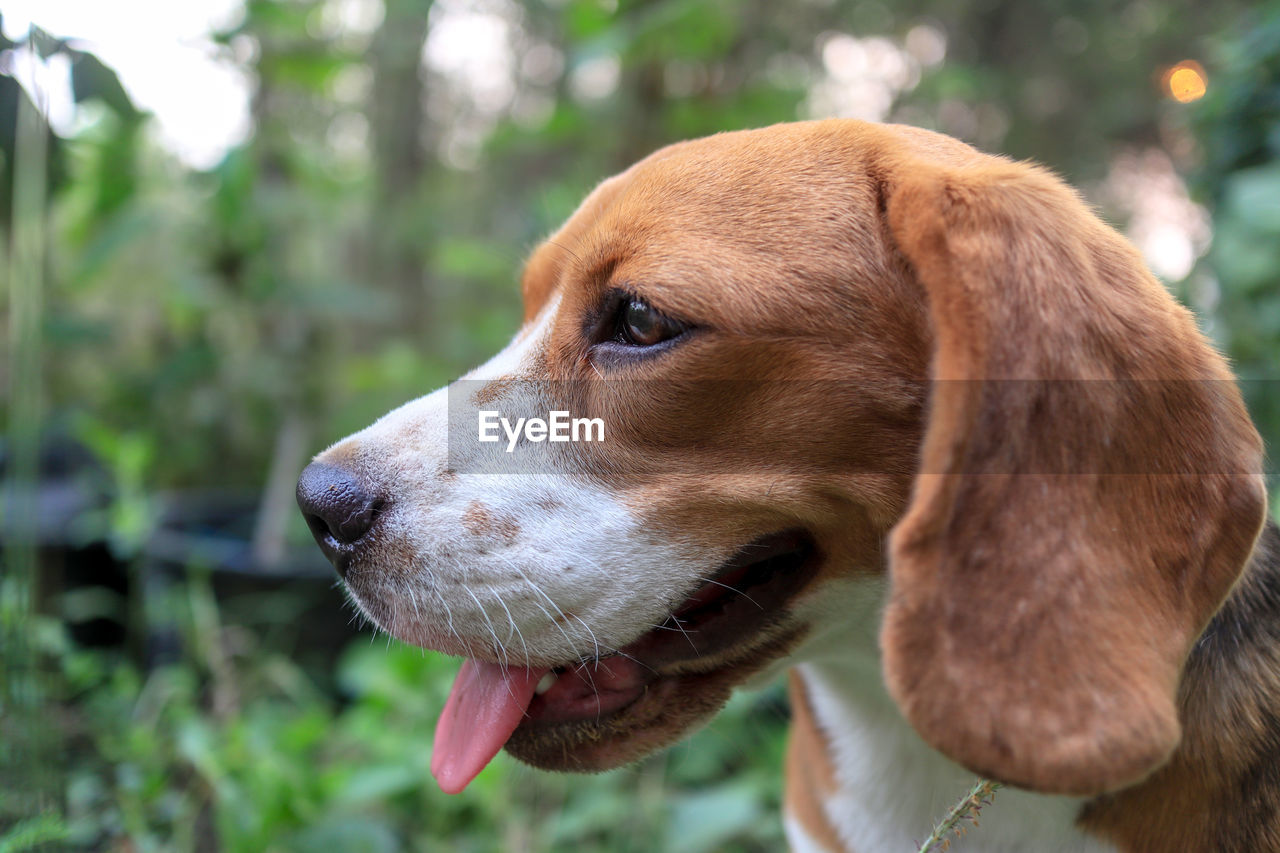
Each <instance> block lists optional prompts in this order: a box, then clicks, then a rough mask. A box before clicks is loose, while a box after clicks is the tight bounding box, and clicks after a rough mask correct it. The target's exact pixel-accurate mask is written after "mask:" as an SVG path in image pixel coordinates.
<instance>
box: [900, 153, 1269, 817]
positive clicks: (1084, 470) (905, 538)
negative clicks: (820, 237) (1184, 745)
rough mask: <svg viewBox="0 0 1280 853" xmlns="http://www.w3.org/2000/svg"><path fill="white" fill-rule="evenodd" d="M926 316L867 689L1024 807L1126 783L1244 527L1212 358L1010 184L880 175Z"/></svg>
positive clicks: (1032, 174) (1179, 317) (1098, 228)
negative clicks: (913, 448)
mask: <svg viewBox="0 0 1280 853" xmlns="http://www.w3.org/2000/svg"><path fill="white" fill-rule="evenodd" d="M897 172H898V177H897V178H896V179H891V180H890V181H889V182H888V186H887V194H888V199H889V201H888V217H889V224H890V231H891V234H892V238H893V240H894V242H895V243H896V245H897V248H898V250H899V251H900V252H901V253H902V255H903V256H904V257H905V259H906V261H907V262H908V264H909V265H910V267H911V268H912V270H913V271H914V274H915V276H916V278H917V279H918V281H919V283H920V285H921V287H922V288H923V290H924V292H925V296H926V298H927V300H928V304H929V316H930V323H931V326H932V330H933V334H934V347H935V351H934V355H933V364H932V376H931V379H932V383H931V391H930V405H929V416H928V425H927V429H926V433H925V439H924V446H923V451H922V458H921V473H920V474H919V476H918V478H917V481H916V483H915V486H914V491H913V495H912V499H911V503H910V506H909V508H908V511H907V513H906V514H905V516H904V517H903V518H902V520H901V521H900V522H899V524H898V525H897V527H896V528H895V529H894V531H893V533H892V537H891V541H890V554H891V557H890V575H891V584H892V593H891V596H890V600H889V604H888V609H887V611H886V614H885V621H884V627H883V631H882V635H881V643H882V648H883V655H884V664H885V673H886V679H887V682H888V687H889V690H890V692H891V694H892V695H893V697H894V699H895V700H896V701H897V703H898V705H899V706H900V708H901V709H902V711H903V713H904V714H905V715H906V717H907V719H908V720H909V721H910V722H911V724H912V725H913V726H914V727H915V728H916V730H917V731H918V732H919V733H920V734H921V735H922V736H923V737H924V739H925V740H926V741H928V742H929V743H930V744H932V745H933V746H934V747H935V748H937V749H938V750H940V751H941V752H943V753H944V754H946V755H948V756H950V757H951V758H953V759H954V760H956V761H958V762H959V763H961V764H963V765H965V766H966V767H968V768H970V769H971V770H973V771H975V772H978V773H981V774H984V775H987V776H990V777H993V778H995V779H998V780H1001V781H1004V782H1008V783H1012V784H1016V785H1020V786H1023V787H1027V788H1032V789H1036V790H1041V791H1046V792H1055V793H1068V794H1092V793H1098V792H1100V791H1104V790H1108V789H1113V788H1117V787H1120V786H1124V785H1126V784H1129V783H1132V782H1135V781H1137V780H1139V779H1141V778H1142V777H1143V776H1145V775H1146V774H1148V773H1149V772H1151V771H1152V770H1153V769H1155V768H1156V767H1158V766H1159V765H1160V764H1161V763H1162V762H1163V761H1165V760H1166V759H1167V758H1168V756H1169V754H1170V752H1171V751H1172V750H1173V748H1174V747H1175V746H1176V745H1177V743H1178V740H1179V737H1180V728H1179V724H1178V716H1177V707H1176V704H1175V693H1176V690H1177V685H1178V680H1179V677H1180V673H1181V670H1182V666H1183V664H1184V662H1185V659H1186V656H1187V653H1188V651H1189V649H1190V646H1191V644H1192V643H1193V642H1194V641H1195V639H1196V638H1197V636H1198V635H1199V634H1200V632H1201V631H1202V630H1203V629H1204V627H1205V625H1206V623H1207V621H1208V620H1209V618H1210V617H1211V616H1212V615H1213V613H1214V611H1215V610H1216V609H1217V608H1218V606H1219V605H1220V604H1221V602H1222V600H1223V598H1224V597H1225V596H1226V594H1227V592H1228V591H1229V590H1230V588H1231V585H1232V583H1233V582H1234V581H1235V579H1236V577H1237V576H1238V575H1239V573H1240V571H1241V570H1242V567H1243V566H1244V564H1245V562H1246V560H1247V559H1248V556H1249V554H1250V551H1251V549H1252V547H1253V543H1254V539H1255V538H1256V536H1257V534H1258V531H1259V529H1260V526H1261V524H1262V520H1263V516H1264V513H1265V502H1266V499H1265V491H1264V488H1263V482H1262V477H1261V473H1260V472H1261V447H1260V442H1259V439H1258V436H1257V433H1256V432H1255V430H1254V428H1253V425H1252V424H1251V422H1250V421H1249V418H1248V415H1247V414H1246V412H1245V410H1244V407H1243V405H1242V403H1241V400H1240V396H1239V393H1238V391H1237V389H1236V387H1235V384H1234V382H1233V380H1232V376H1231V373H1230V372H1229V371H1228V369H1227V367H1226V365H1225V364H1224V362H1223V360H1222V359H1221V358H1220V357H1219V356H1218V355H1217V354H1216V353H1215V352H1214V351H1213V349H1212V348H1211V347H1210V346H1209V345H1208V344H1207V343H1206V342H1205V341H1204V339H1203V338H1202V337H1201V335H1200V334H1199V332H1198V331H1197V330H1196V328H1195V324H1194V322H1193V320H1192V318H1191V316H1190V315H1189V314H1188V313H1187V312H1186V311H1185V310H1183V309H1182V308H1180V307H1179V306H1178V305H1177V304H1176V303H1175V302H1174V301H1173V300H1172V298H1170V297H1169V295H1168V294H1167V293H1166V292H1165V290H1164V288H1163V287H1162V286H1161V285H1160V284H1159V283H1158V282H1157V281H1156V280H1155V279H1154V278H1153V277H1152V276H1151V275H1150V273H1148V272H1147V271H1146V269H1145V267H1144V266H1143V264H1142V262H1141V260H1140V259H1139V257H1138V255H1137V253H1136V251H1134V249H1133V248H1132V247H1131V246H1130V245H1129V244H1128V243H1127V242H1126V241H1124V240H1123V239H1122V238H1120V237H1119V236H1118V235H1117V234H1116V233H1115V232H1114V231H1112V230H1111V229H1110V228H1108V227H1107V226H1106V225H1104V224H1103V223H1102V222H1101V221H1099V220H1098V219H1097V218H1096V217H1095V216H1094V215H1093V214H1092V213H1090V212H1089V211H1088V210H1087V209H1086V208H1085V206H1084V205H1083V204H1082V203H1081V202H1080V200H1079V199H1078V198H1077V197H1076V196H1075V194H1074V193H1073V192H1072V191H1071V190H1070V189H1068V188H1067V187H1066V186H1064V185H1063V184H1062V183H1061V182H1059V181H1058V180H1057V179H1056V178H1054V177H1052V176H1051V175H1049V174H1047V173H1045V172H1042V171H1040V170H1037V169H1035V168H1033V167H1029V166H1025V165H1020V164H1014V163H1009V162H1006V161H1003V160H996V159H994V158H984V159H983V160H980V161H975V162H973V163H971V164H969V165H967V166H964V167H951V166H946V167H943V166H939V165H936V164H928V165H924V166H921V165H919V164H915V165H913V166H912V167H911V168H902V169H899V170H897Z"/></svg>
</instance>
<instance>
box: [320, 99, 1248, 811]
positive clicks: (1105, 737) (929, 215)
mask: <svg viewBox="0 0 1280 853" xmlns="http://www.w3.org/2000/svg"><path fill="white" fill-rule="evenodd" d="M522 287H523V293H524V301H525V322H524V326H523V327H522V328H521V330H520V331H519V333H518V334H517V335H516V337H515V339H514V340H513V341H512V342H511V344H510V345H509V346H508V347H507V349H506V350H504V351H503V352H502V353H500V354H499V355H497V356H496V357H495V358H494V359H493V360H492V361H490V362H489V363H488V364H486V365H484V366H483V367H481V368H479V369H477V370H476V371H475V372H473V373H472V374H469V375H468V376H466V377H463V379H462V380H459V381H458V382H457V383H454V384H453V385H452V386H450V388H448V389H441V390H439V391H436V392H435V393H433V394H430V395H428V396H426V397H423V398H421V399H419V400H416V401H414V402H411V403H409V404H407V405H405V406H404V407H402V408H400V409H397V410H396V411H394V412H392V413H390V414H388V415H387V416H385V417H384V418H382V419H381V420H380V421H378V422H377V423H375V424H374V425H373V426H371V427H369V428H368V429H366V430H364V431H362V432H360V433H358V434H356V435H354V436H351V437H350V438H347V439H345V440H343V441H341V442H339V443H338V444H336V445H334V446H333V447H332V448H330V449H329V450H327V451H325V452H324V453H322V454H321V455H320V456H319V457H317V460H316V462H315V463H313V465H311V466H310V467H309V468H308V469H307V471H306V472H304V475H303V478H302V481H301V482H300V484H299V498H300V501H301V503H302V505H303V509H304V512H305V513H306V514H307V515H308V520H309V522H310V524H311V525H312V528H313V530H314V531H315V533H316V536H317V539H318V540H319V541H320V543H321V545H322V547H323V548H324V549H325V550H326V552H327V553H328V554H329V556H330V558H331V559H332V560H333V561H334V563H335V565H336V566H337V567H338V569H339V571H340V572H341V573H342V574H343V577H344V578H345V581H346V586H347V589H348V590H349V592H350V594H351V597H352V598H353V599H354V600H355V602H356V603H357V604H358V605H359V606H360V607H361V608H362V609H363V610H364V611H365V613H367V614H368V615H369V616H370V617H371V618H373V619H374V620H375V621H376V622H377V623H378V624H379V625H380V626H381V627H383V628H384V629H385V630H387V631H389V632H390V633H392V634H394V635H396V636H397V637H400V638H402V639H404V640H406V641H408V642H411V643H416V644H419V645H422V646H426V647H428V648H433V649H438V650H440V651H443V652H446V653H449V654H454V655H460V656H464V657H466V658H467V659H468V661H467V663H465V664H464V667H463V670H462V672H461V673H460V675H459V679H458V682H457V684H456V685H455V689H454V693H453V695H452V696H451V698H450V701H449V705H448V706H447V707H446V710H445V713H444V717H443V718H442V722H441V727H440V730H439V731H438V732H437V753H436V756H435V758H434V759H433V763H434V767H433V769H434V770H435V771H436V773H437V776H438V778H440V780H441V782H442V784H443V785H444V786H445V787H446V789H448V790H460V789H461V787H462V786H464V785H465V784H466V782H467V781H469V779H470V778H471V776H473V775H474V774H475V773H476V772H478V771H479V769H480V768H481V767H483V765H484V763H485V762H487V761H488V759H489V758H490V757H492V755H493V753H494V752H496V751H497V749H498V748H500V747H501V746H502V745H503V744H504V743H505V744H506V746H507V747H508V749H509V750H510V751H511V752H513V753H514V754H515V755H517V756H518V757H520V758H522V759H524V760H526V761H528V762H530V763H532V764H535V765H538V766H542V767H549V768H560V769H600V768H606V767H611V766H615V765H618V764H620V763H623V762H625V761H628V760H631V759H634V758H636V757H638V756H640V755H642V754H644V753H646V752H648V751H650V750H653V749H655V748H657V747H660V746H662V745H665V744H668V743H670V742H671V741H673V740H674V739H675V738H677V737H678V736H680V735H681V734H682V733H684V732H685V731H687V730H688V729H689V728H690V727H691V726H693V725H695V724H696V723H698V722H700V721H703V720H705V719H707V718H708V717H709V716H710V715H712V714H713V713H714V712H715V711H716V710H717V709H718V708H719V707H720V706H721V705H722V703H723V702H724V701H725V699H726V698H727V696H728V695H729V692H730V691H731V690H732V688H733V687H734V686H736V685H738V684H740V683H742V682H743V681H744V680H746V679H747V678H749V677H750V676H752V675H754V674H756V673H759V672H761V671H762V670H765V669H767V668H768V667H769V665H770V664H771V663H773V662H776V661H780V660H783V659H784V658H787V656H788V655H793V654H795V653H797V651H803V650H812V649H818V648H821V649H822V650H823V653H825V654H833V653H835V654H838V653H839V648H840V642H841V639H840V638H841V637H842V636H844V635H845V634H846V633H847V632H849V631H856V630H862V631H866V630H868V629H869V626H867V625H858V626H851V625H849V624H848V623H849V622H850V621H851V620H852V617H851V616H850V612H851V609H850V607H849V606H848V602H849V597H850V596H852V595H855V594H856V593H855V590H856V588H857V587H858V584H859V580H860V579H867V578H874V577H876V576H882V575H883V574H885V573H886V572H887V575H888V579H889V586H890V593H889V597H888V601H887V606H886V609H885V610H884V613H883V618H882V625H881V628H880V631H881V633H880V642H881V649H882V657H883V665H884V673H885V678H886V681H887V684H888V687H889V689H890V692H891V694H892V695H893V697H894V699H895V700H896V701H897V703H898V704H899V707H900V708H901V710H902V712H903V713H904V715H905V716H906V718H907V720H908V721H909V722H910V723H911V724H912V725H913V726H914V727H915V728H916V730H917V731H918V732H919V733H920V734H921V735H922V736H923V737H924V738H925V739H926V740H927V741H928V742H929V743H931V744H932V745H933V746H935V747H936V748H937V749H939V750H941V751H942V752H943V753H945V754H947V755H948V756H950V757H952V758H953V759H955V760H957V761H959V762H961V763H962V764H965V765H966V766H968V767H970V768H971V769H973V770H975V771H978V772H981V773H984V774H987V775H990V776H992V777H995V778H998V779H1002V780H1004V781H1008V782H1012V783H1015V784H1021V785H1024V786H1027V787H1031V788H1036V789H1040V790H1045V791H1055V792H1070V793H1091V792H1096V791H1100V790H1105V789H1108V788H1113V787H1116V786H1119V785H1123V784H1125V783H1128V782H1131V781H1134V780H1136V779H1138V778H1140V777H1141V776H1143V775H1144V774H1146V773H1147V772H1149V771H1150V770H1151V769H1152V768H1154V767H1155V766H1158V765H1159V764H1160V763H1161V762H1162V761H1163V760H1164V759H1165V757H1166V756H1167V755H1168V754H1169V752H1170V750H1171V749H1172V748H1173V746H1174V745H1175V744H1176V743H1177V740H1178V738H1179V726H1178V720H1177V713H1176V708H1175V693H1176V690H1177V686H1178V680H1179V675H1180V672H1181V668H1182V665H1183V662H1184V660H1185V657H1186V654H1187V652H1188V649H1189V648H1190V645H1191V643H1192V642H1193V641H1194V640H1195V638H1196V637H1197V636H1198V634H1199V633H1200V632H1201V630H1202V629H1203V627H1204V625H1205V623H1206V622H1207V620H1208V619H1209V617H1210V616H1211V615H1212V614H1213V612H1214V611H1215V609H1216V608H1217V607H1218V605H1219V604H1220V603H1221V601H1222V599H1223V597H1224V596H1225V595H1226V593H1227V592H1228V590H1229V589H1230V587H1231V585H1232V583H1233V582H1234V580H1235V578H1236V577H1237V575H1238V574H1239V572H1240V570H1241V568H1242V566H1243V564H1244V563H1245V561H1246V559H1247V558H1248V555H1249V553H1250V550H1251V548H1252V545H1253V541H1254V538H1255V536H1256V534H1257V532H1258V529H1259V527H1260V524H1261V520H1262V516H1263V513H1264V503H1265V499H1264V493H1263V487H1262V480H1261V476H1260V473H1259V472H1260V470H1261V463H1260V454H1261V451H1260V445H1259V441H1258V438H1257V435H1256V433H1255V432H1254V430H1253V427H1252V425H1251V424H1250V422H1249V419H1248V417H1247V415H1246V413H1245V411H1244V408H1243V406H1242V405H1241V402H1240V398H1239V395H1238V393H1237V391H1236V389H1235V386H1234V384H1233V383H1232V380H1231V374H1230V373H1229V371H1228V370H1227V368H1226V366H1225V365H1224V363H1223V361H1222V360H1221V358H1220V357H1219V356H1218V355H1217V354H1216V353H1215V352H1214V351H1213V350H1212V349H1211V348H1210V347H1209V346H1208V345H1207V344H1206V343H1205V342H1204V340H1203V339H1202V337H1201V336H1200V334H1199V333H1198V332H1197V331H1196V328H1195V325H1194V322H1193V320H1192V318H1191V317H1190V316H1189V315H1188V313H1187V312H1185V311H1184V310H1182V309H1181V308H1179V307H1178V306H1177V305H1176V304H1175V303H1174V302H1173V300H1172V299H1171V298H1170V297H1169V296H1168V295H1167V293H1166V292H1165V291H1164V289H1163V288H1162V287H1161V286H1160V285H1159V284H1158V283H1157V282H1156V281H1155V280H1154V279H1153V278H1152V277H1151V275H1150V274H1149V273H1148V272H1147V271H1146V270H1145V268H1144V267H1143V265H1142V263H1141V261H1140V259H1139V258H1138V257H1137V255H1136V253H1135V252H1134V250H1133V249H1132V248H1131V247H1130V246H1129V245H1128V244H1127V243H1126V242H1125V241H1124V240H1123V239H1121V238H1120V237H1119V236H1118V235H1116V234H1115V233H1114V232H1113V231H1112V230H1111V229H1110V228H1108V227H1107V226H1106V225H1104V224H1103V223H1102V222H1100V221H1099V220H1098V219H1097V218H1096V217H1095V216H1093V215H1092V214H1091V213H1090V212H1089V211H1088V210H1087V209H1086V208H1085V206H1084V205H1083V204H1082V203H1081V202H1080V201H1079V199H1078V198H1077V197H1076V196H1075V195H1074V194H1073V193H1072V192H1071V191H1070V190H1069V189H1068V188H1066V187H1065V186H1064V185H1062V184H1061V183H1060V182H1059V181H1057V180H1056V179H1055V178H1053V177H1052V176H1050V175H1048V174H1046V173H1045V172H1043V171H1041V170H1039V169H1036V168H1034V167H1030V166H1026V165H1022V164H1015V163H1011V162H1008V161H1006V160H1002V159H998V158H994V157H989V156H986V155H982V154H979V153H978V152H976V151H974V150H973V149H971V148H969V147H967V146H965V145H963V144H961V143H959V142H956V141H954V140H951V139H948V138H945V137H941V136H938V135H936V134H932V133H928V132H924V131H918V130H914V129H910V128H904V127H893V126H876V125H867V124H862V123H858V122H846V121H831V122H816V123H806V124H795V125H783V126H777V127H772V128H768V129H764V130H758V131H748V132H741V133H727V134H722V135H719V136H715V137H711V138H708V139H704V140H699V141H695V142H688V143H683V144H679V145H674V146H671V147H668V148H665V149H663V150H661V151H658V152H657V153H655V154H653V155H652V156H650V157H649V158H647V159H645V160H644V161H642V162H640V163H638V164H637V165H635V166H633V167H632V168H631V169H628V170H627V171H626V172H624V173H622V174H620V175H618V176H616V177H614V178H611V179H610V180H608V181H605V182H604V183H603V184H601V185H600V186H599V187H598V188H597V189H596V190H595V191H594V192H593V193H592V194H591V195H590V196H589V197H588V198H587V199H586V201H585V202H583V204H582V206H581V207H580V208H579V209H578V210H577V212H575V213H574V215H573V216H572V217H571V218H570V219H569V221H568V222H567V223H566V224H565V226H564V227H563V228H561V229H560V231H558V232H557V233H556V234H555V235H553V236H552V237H551V238H550V239H548V240H547V241H546V242H545V243H544V244H543V245H542V246H541V247H539V248H538V249H537V251H536V252H534V254H533V256H532V257H531V258H530V260H529V262H528V264H527V267H526V269H525V273H524V278H523V283H522ZM485 412H499V413H500V416H501V417H503V418H506V419H507V427H506V428H503V429H499V428H498V423H499V422H498V421H497V420H496V417H495V416H492V415H489V416H487V417H489V418H490V420H489V429H490V433H489V434H490V435H491V436H493V435H496V436H497V439H498V440H497V441H494V442H492V443H489V444H484V443H481V442H479V440H478V439H479V436H480V434H481V433H483V432H484V429H485V427H484V422H483V418H484V417H486V415H484V414H483V413H485ZM552 412H566V413H568V414H567V417H571V418H584V419H592V418H598V419H599V420H600V422H601V424H602V428H601V430H600V431H602V432H603V436H602V437H603V440H591V441H588V440H585V438H587V437H588V436H587V435H586V433H589V432H590V430H591V426H590V425H589V424H586V423H583V424H582V426H583V427H584V430H583V432H584V434H583V435H580V436H579V439H580V440H578V441H573V440H568V441H557V442H552V441H550V440H540V439H545V438H546V437H547V428H543V429H542V431H541V432H540V433H539V432H536V431H524V432H507V431H506V430H509V429H510V427H511V425H512V424H519V423H520V421H519V420H518V419H519V418H521V417H523V418H526V419H528V418H534V417H540V418H543V419H550V415H551V413H552ZM526 423H527V421H526ZM561 427H562V434H563V435H566V436H568V437H570V438H572V435H571V433H570V430H569V428H568V426H567V425H566V424H565V423H564V422H562V423H561ZM550 429H551V431H554V429H555V425H554V424H552V425H551V427H550ZM590 437H592V438H596V437H598V436H590ZM508 449H510V451H511V452H510V453H508V452H507V451H508ZM864 618H865V617H864ZM872 629H873V628H872Z"/></svg>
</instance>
